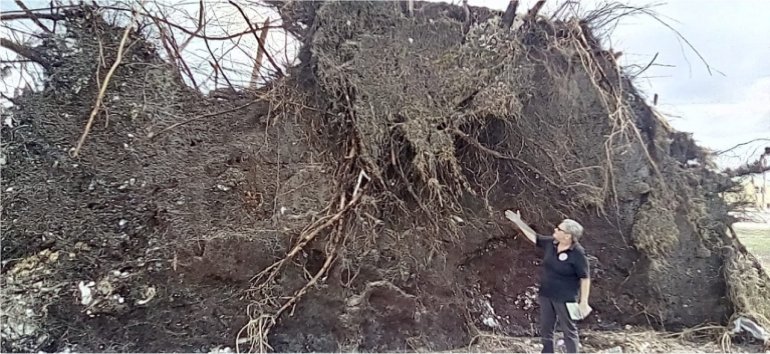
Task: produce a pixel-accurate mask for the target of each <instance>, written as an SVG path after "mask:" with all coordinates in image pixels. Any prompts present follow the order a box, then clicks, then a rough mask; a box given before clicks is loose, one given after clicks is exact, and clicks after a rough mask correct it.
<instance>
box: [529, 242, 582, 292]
mask: <svg viewBox="0 0 770 354" xmlns="http://www.w3.org/2000/svg"><path fill="white" fill-rule="evenodd" d="M536 244H537V247H540V248H542V249H543V250H544V251H545V255H544V256H543V272H542V275H541V279H540V283H541V284H540V295H541V296H545V297H547V298H550V299H552V300H555V301H559V302H575V301H577V299H578V292H579V290H580V279H582V278H589V277H590V274H591V273H590V268H589V265H588V258H587V257H586V251H585V249H583V246H581V245H580V244H579V243H573V244H572V246H570V248H568V249H567V250H565V251H562V252H558V249H557V244H556V243H555V242H554V239H553V236H543V235H537V242H536Z"/></svg>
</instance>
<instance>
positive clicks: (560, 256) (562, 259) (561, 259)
mask: <svg viewBox="0 0 770 354" xmlns="http://www.w3.org/2000/svg"><path fill="white" fill-rule="evenodd" d="M559 260H560V261H562V262H563V261H566V260H567V254H566V253H562V254H560V255H559Z"/></svg>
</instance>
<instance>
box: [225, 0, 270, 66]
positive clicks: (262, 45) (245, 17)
mask: <svg viewBox="0 0 770 354" xmlns="http://www.w3.org/2000/svg"><path fill="white" fill-rule="evenodd" d="M227 2H229V3H230V5H233V6H235V8H236V9H238V12H240V13H241V16H243V20H244V21H246V24H247V25H249V28H251V30H252V31H251V33H252V34H254V38H256V39H257V45H259V47H260V49H261V50H262V51H263V52H265V57H266V58H267V61H269V62H270V65H272V66H273V68H275V71H276V72H277V73H278V77H283V76H284V75H283V70H281V67H280V66H278V64H276V62H275V60H273V57H272V56H271V55H270V53H268V52H267V49H265V45H264V44H263V43H262V42H260V40H259V36H257V31H258V30H259V29H258V28H254V26H253V25H252V24H251V21H249V17H248V16H246V13H245V12H243V9H242V8H241V7H240V6H238V4H236V3H234V2H233V0H227Z"/></svg>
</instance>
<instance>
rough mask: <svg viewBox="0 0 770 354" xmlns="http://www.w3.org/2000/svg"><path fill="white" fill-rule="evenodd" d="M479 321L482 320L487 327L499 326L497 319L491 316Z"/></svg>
mask: <svg viewBox="0 0 770 354" xmlns="http://www.w3.org/2000/svg"><path fill="white" fill-rule="evenodd" d="M481 322H483V323H484V324H485V325H486V326H487V327H489V328H497V327H498V326H499V324H498V323H497V321H496V320H495V319H494V318H492V317H486V318H484V319H483V320H482V321H481Z"/></svg>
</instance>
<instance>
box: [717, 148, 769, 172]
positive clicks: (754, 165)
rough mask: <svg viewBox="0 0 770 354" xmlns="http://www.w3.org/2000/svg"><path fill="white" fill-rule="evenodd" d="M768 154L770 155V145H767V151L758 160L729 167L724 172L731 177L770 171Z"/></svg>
mask: <svg viewBox="0 0 770 354" xmlns="http://www.w3.org/2000/svg"><path fill="white" fill-rule="evenodd" d="M767 156H770V146H768V147H765V152H764V153H763V154H762V155H761V156H760V157H759V158H758V159H757V160H756V161H754V162H748V163H746V164H745V165H742V166H740V167H738V168H736V169H734V170H732V169H727V170H725V171H724V173H725V174H727V175H728V176H730V177H740V176H747V175H753V174H758V173H763V172H767V171H770V163H767V158H766V157H767Z"/></svg>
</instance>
